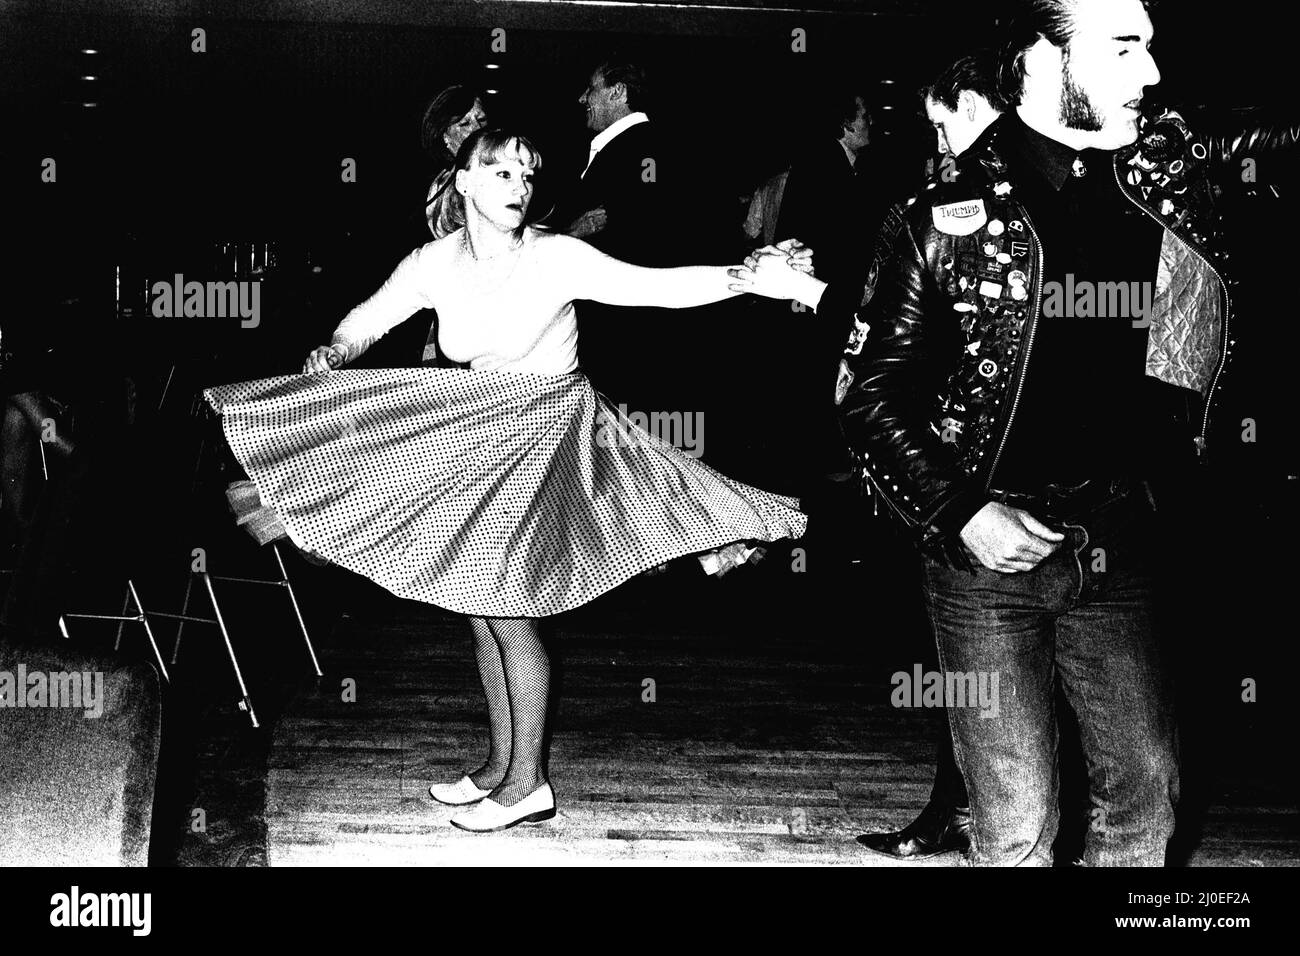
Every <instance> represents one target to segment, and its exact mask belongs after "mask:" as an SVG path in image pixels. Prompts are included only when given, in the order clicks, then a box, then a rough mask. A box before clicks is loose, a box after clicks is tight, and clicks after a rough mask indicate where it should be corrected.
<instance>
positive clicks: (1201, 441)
mask: <svg viewBox="0 0 1300 956" xmlns="http://www.w3.org/2000/svg"><path fill="white" fill-rule="evenodd" d="M1113 168H1114V170H1115V185H1117V186H1119V191H1120V192H1121V193H1123V194H1124V198H1126V199H1127V200H1128V201H1129V202H1131V203H1132V204H1133V205H1134V206H1136V207H1137V208H1138V209H1140V210H1141V211H1142V212H1143V213H1144V214H1145V215H1147V216H1149V217H1151V219H1152V220H1154V221H1155V223H1156V224H1157V225H1159V226H1160V227H1161V228H1163V229H1166V230H1168V231H1169V232H1171V233H1173V235H1174V238H1175V239H1178V240H1179V241H1180V242H1182V244H1183V245H1185V246H1186V247H1187V248H1188V249H1190V250H1191V252H1192V254H1193V255H1194V256H1196V258H1198V259H1200V260H1201V261H1202V262H1204V263H1205V264H1206V265H1207V266H1208V267H1209V269H1210V271H1211V272H1213V273H1214V277H1215V278H1216V279H1218V280H1219V292H1220V293H1221V295H1222V299H1223V332H1222V333H1221V335H1220V338H1219V361H1218V362H1217V363H1216V364H1215V366H1214V377H1213V378H1212V379H1210V390H1209V391H1208V392H1206V393H1205V407H1204V408H1203V409H1202V410H1201V434H1200V436H1199V437H1198V438H1196V439H1195V441H1196V453H1197V455H1201V454H1203V453H1204V452H1205V439H1206V433H1207V432H1208V431H1209V427H1210V403H1211V402H1212V401H1213V400H1214V390H1215V389H1216V388H1218V387H1219V377H1220V376H1221V375H1222V374H1223V369H1224V367H1225V366H1226V365H1227V364H1228V322H1229V320H1230V316H1231V314H1232V295H1231V293H1229V292H1228V283H1227V282H1225V281H1224V279H1223V276H1222V275H1220V273H1219V270H1218V269H1216V268H1215V267H1214V263H1213V262H1211V261H1210V260H1209V259H1208V258H1206V257H1205V256H1203V255H1201V252H1200V250H1199V249H1197V248H1196V245H1195V243H1193V242H1192V241H1191V240H1190V239H1188V238H1187V237H1185V236H1182V235H1180V234H1179V232H1178V230H1177V229H1174V228H1173V227H1172V226H1170V225H1168V224H1167V223H1165V222H1163V221H1162V220H1161V219H1160V217H1159V216H1157V215H1156V214H1155V213H1153V212H1152V211H1151V210H1150V209H1148V208H1147V207H1146V206H1144V205H1142V204H1141V203H1140V202H1138V201H1137V199H1135V198H1134V197H1133V196H1132V195H1131V194H1130V193H1129V191H1128V190H1127V189H1126V188H1125V187H1124V181H1123V180H1122V179H1120V175H1119V158H1118V157H1116V159H1115V162H1114V165H1113Z"/></svg>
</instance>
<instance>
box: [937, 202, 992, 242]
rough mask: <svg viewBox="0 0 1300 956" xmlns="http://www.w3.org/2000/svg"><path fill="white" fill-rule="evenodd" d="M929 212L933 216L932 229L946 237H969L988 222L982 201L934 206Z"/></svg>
mask: <svg viewBox="0 0 1300 956" xmlns="http://www.w3.org/2000/svg"><path fill="white" fill-rule="evenodd" d="M930 212H931V214H932V215H933V216H934V228H936V229H938V230H939V231H940V232H942V233H943V234H944V235H946V236H969V235H970V234H971V233H973V232H976V231H978V230H979V229H981V228H983V226H984V224H985V223H986V222H988V221H989V214H988V212H987V210H985V208H984V200H983V199H971V200H968V201H967V202H953V203H948V205H946V206H935V207H934V208H933V209H931V210H930Z"/></svg>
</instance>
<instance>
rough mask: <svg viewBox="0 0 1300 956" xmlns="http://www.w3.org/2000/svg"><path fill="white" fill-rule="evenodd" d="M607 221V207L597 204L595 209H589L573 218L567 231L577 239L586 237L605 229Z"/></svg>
mask: <svg viewBox="0 0 1300 956" xmlns="http://www.w3.org/2000/svg"><path fill="white" fill-rule="evenodd" d="M607 221H608V220H607V217H606V215H605V207H604V206H597V207H596V208H595V209H588V210H587V211H586V212H584V213H583V214H582V215H581V216H579V217H578V218H577V219H575V220H573V222H572V223H570V224H569V228H568V229H566V230H565V231H566V232H567V233H568V234H569V235H571V236H573V238H575V239H586V238H587V237H588V236H594V235H595V234H596V233H598V232H600V231H601V230H602V229H604V228H605V224H606V222H607Z"/></svg>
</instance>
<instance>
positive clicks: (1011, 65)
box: [997, 0, 1078, 105]
mask: <svg viewBox="0 0 1300 956" xmlns="http://www.w3.org/2000/svg"><path fill="white" fill-rule="evenodd" d="M1077 3H1078V0H1015V2H1013V3H1011V4H1010V16H1009V17H1008V18H1007V22H1006V24H1005V25H1004V26H1003V27H1002V28H1001V29H1002V32H1003V35H1004V36H1005V37H1006V39H1005V40H1004V41H1003V42H1002V45H1001V47H1000V48H999V50H998V63H997V70H998V73H997V87H998V92H999V93H1000V94H1001V96H1002V98H1003V99H1004V100H1005V101H1006V102H1007V103H1008V104H1011V105H1015V104H1017V103H1019V102H1020V98H1021V96H1022V95H1023V94H1024V92H1025V54H1026V53H1028V52H1029V49H1030V47H1032V46H1033V45H1034V44H1035V43H1037V42H1038V41H1039V39H1040V38H1043V37H1045V38H1046V39H1047V41H1048V42H1049V43H1051V44H1052V46H1054V47H1058V48H1060V49H1062V50H1064V49H1065V48H1066V47H1068V46H1069V44H1070V39H1071V37H1073V36H1074V9H1075V6H1076V4H1077Z"/></svg>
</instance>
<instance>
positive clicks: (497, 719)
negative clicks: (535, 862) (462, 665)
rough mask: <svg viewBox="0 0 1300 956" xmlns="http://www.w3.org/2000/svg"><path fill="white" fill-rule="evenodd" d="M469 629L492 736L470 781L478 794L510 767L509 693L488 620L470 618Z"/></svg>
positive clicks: (499, 649) (496, 781) (499, 654)
mask: <svg viewBox="0 0 1300 956" xmlns="http://www.w3.org/2000/svg"><path fill="white" fill-rule="evenodd" d="M469 625H470V628H471V629H472V630H473V631H474V656H475V657H477V658H478V674H479V677H480V678H481V679H482V681H483V696H484V697H486V698H487V705H488V724H489V728H490V729H489V733H490V735H491V737H490V740H491V743H490V744H489V745H488V756H487V762H486V763H485V764H483V766H481V767H479V768H478V769H477V770H475V771H474V772H473V773H471V774H470V775H469V778H470V779H471V780H473V781H474V786H476V787H478V788H479V789H480V790H491V789H492V788H493V787H495V786H496V785H497V784H499V783H500V782H501V778H502V777H504V776H505V775H506V767H507V765H508V764H509V763H510V691H509V690H508V688H507V687H506V672H505V667H504V666H503V665H502V663H501V648H500V647H499V646H498V645H497V641H496V638H495V637H493V636H492V630H491V628H490V627H489V626H488V621H487V619H486V618H482V617H471V618H470V619H469Z"/></svg>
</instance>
